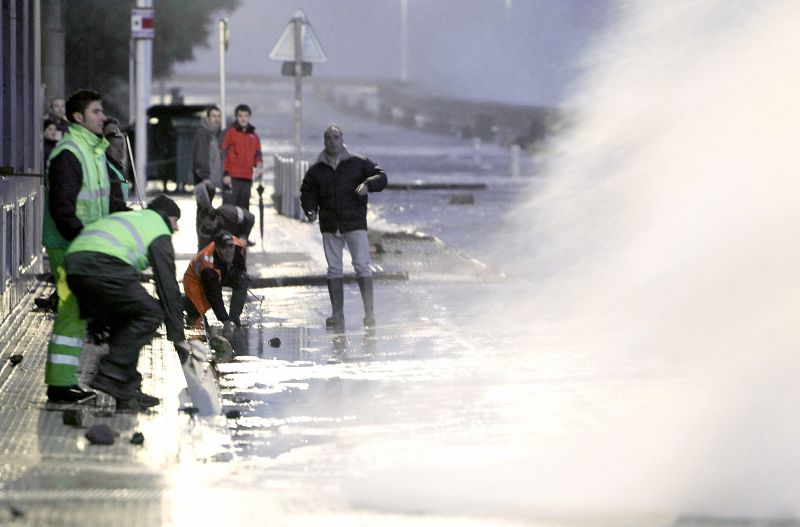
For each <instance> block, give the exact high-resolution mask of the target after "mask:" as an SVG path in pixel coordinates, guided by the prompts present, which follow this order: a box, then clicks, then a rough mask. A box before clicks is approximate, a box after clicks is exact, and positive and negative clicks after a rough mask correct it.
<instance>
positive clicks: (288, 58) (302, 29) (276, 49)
mask: <svg viewBox="0 0 800 527" xmlns="http://www.w3.org/2000/svg"><path fill="white" fill-rule="evenodd" d="M269 58H270V59H272V60H280V61H283V66H282V67H281V74H283V75H286V76H292V75H293V76H294V176H295V179H296V181H298V182H299V181H300V180H301V179H302V177H303V175H302V174H298V172H299V171H300V166H301V165H300V161H301V147H302V134H301V115H302V101H303V93H302V79H303V77H307V76H309V75H311V65H312V63H314V62H325V61H327V60H328V57H327V56H326V55H325V51H324V50H323V49H322V44H320V42H319V39H318V38H317V35H316V33H314V28H312V27H311V22H309V21H308V17H306V14H305V12H304V11H303V10H302V9H298V10H297V11H296V12H295V14H294V16H293V17H292V19H291V20H290V21H289V25H288V26H286V29H284V30H283V33H281V36H280V37H279V38H278V41H277V42H276V43H275V45H274V46H273V47H272V51H270V53H269ZM297 186H298V191H299V183H298V185H297ZM260 204H261V201H260V194H259V205H260ZM262 215H263V214H262Z"/></svg>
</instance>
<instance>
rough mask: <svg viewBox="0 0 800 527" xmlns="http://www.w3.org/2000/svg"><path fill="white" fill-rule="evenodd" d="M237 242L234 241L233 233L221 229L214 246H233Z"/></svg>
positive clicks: (215, 237)
mask: <svg viewBox="0 0 800 527" xmlns="http://www.w3.org/2000/svg"><path fill="white" fill-rule="evenodd" d="M234 245H236V242H234V241H233V235H232V234H231V233H229V232H228V231H220V232H219V233H217V235H216V236H214V247H219V248H220V249H221V248H223V247H233V246H234Z"/></svg>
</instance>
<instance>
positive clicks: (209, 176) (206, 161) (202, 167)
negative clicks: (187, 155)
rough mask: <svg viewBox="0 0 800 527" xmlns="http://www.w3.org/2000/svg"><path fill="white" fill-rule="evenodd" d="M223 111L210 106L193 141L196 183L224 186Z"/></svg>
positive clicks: (216, 186)
mask: <svg viewBox="0 0 800 527" xmlns="http://www.w3.org/2000/svg"><path fill="white" fill-rule="evenodd" d="M221 124H222V112H221V111H220V109H219V108H218V107H216V106H209V107H208V109H207V110H206V116H205V117H204V118H203V120H202V121H201V123H200V126H199V127H198V128H197V131H196V132H195V133H194V139H193V141H192V177H193V182H194V184H195V185H197V184H198V183H201V182H203V181H210V182H211V184H212V185H213V188H222V152H221V150H220V148H221V145H220V142H221V140H222V129H221V128H220V126H221Z"/></svg>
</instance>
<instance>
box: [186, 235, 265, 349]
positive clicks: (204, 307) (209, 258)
mask: <svg viewBox="0 0 800 527" xmlns="http://www.w3.org/2000/svg"><path fill="white" fill-rule="evenodd" d="M246 259H247V249H246V247H245V244H244V242H243V241H242V240H240V239H239V238H237V237H235V236H233V235H232V234H231V233H229V232H227V231H222V232H220V233H219V234H218V235H217V237H216V238H215V239H214V241H213V242H211V243H210V244H208V245H207V246H206V247H204V248H203V250H201V251H200V252H199V253H197V255H196V256H195V257H194V258H192V261H191V262H189V267H187V268H186V272H185V273H184V274H183V290H184V291H185V292H186V318H187V322H188V323H189V325H190V326H192V327H201V324H202V316H203V315H204V314H205V312H206V311H208V310H209V308H210V309H212V310H213V311H214V315H215V316H216V317H217V320H219V321H220V322H222V328H223V334H224V335H226V336H230V335H232V334H233V331H234V329H235V328H236V327H239V326H240V325H241V320H240V317H241V315H242V309H244V303H245V300H246V299H247V287H248V284H249V280H248V277H247V265H246ZM223 286H226V287H230V288H231V289H232V290H233V292H232V294H231V308H230V311H226V310H225V303H224V302H223V301H222V287H223Z"/></svg>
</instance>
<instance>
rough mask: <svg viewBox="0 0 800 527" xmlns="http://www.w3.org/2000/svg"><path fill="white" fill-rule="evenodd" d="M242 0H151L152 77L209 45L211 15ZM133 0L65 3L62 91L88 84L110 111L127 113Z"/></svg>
mask: <svg viewBox="0 0 800 527" xmlns="http://www.w3.org/2000/svg"><path fill="white" fill-rule="evenodd" d="M240 1H241V0H192V1H191V2H187V1H186V0H154V2H153V4H154V9H155V22H156V27H155V33H156V36H155V39H154V40H153V77H154V78H156V79H158V78H166V77H168V76H169V74H170V73H171V72H172V68H173V66H174V65H175V64H177V63H179V62H187V61H190V60H192V59H193V58H194V49H195V48H196V47H198V46H208V38H209V34H210V32H211V29H212V27H215V26H213V22H214V20H216V18H218V16H217V15H218V14H219V13H220V12H231V11H233V10H234V9H236V8H237V7H238V6H239V3H240ZM134 6H135V0H69V2H65V11H66V13H65V21H64V27H65V32H66V35H65V39H64V40H65V42H64V46H65V48H64V55H65V63H66V64H65V79H64V82H65V86H66V92H67V93H66V94H67V95H69V94H70V93H71V92H73V91H75V90H77V89H79V88H92V89H95V90H97V91H99V92H100V93H102V94H103V101H104V104H105V106H107V109H108V110H109V113H113V114H114V115H115V116H117V117H119V116H123V115H127V114H128V112H127V107H128V64H129V61H128V47H129V46H128V43H129V39H130V24H131V22H130V13H131V8H132V7H134Z"/></svg>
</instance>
